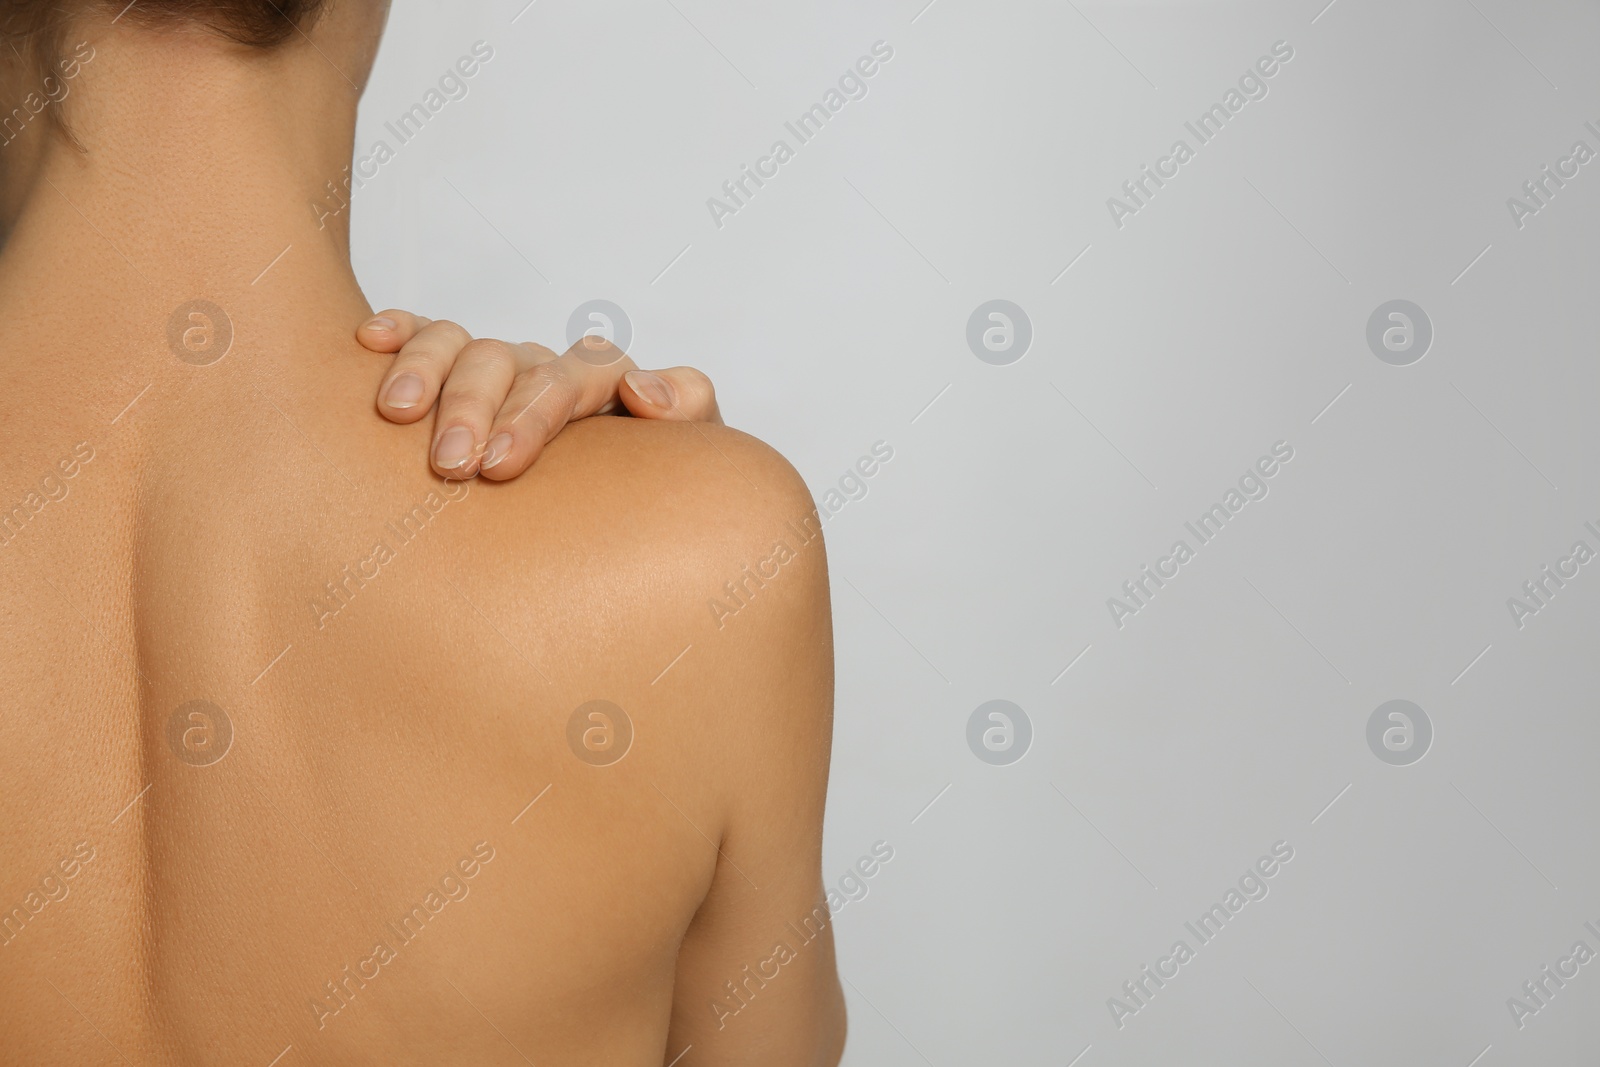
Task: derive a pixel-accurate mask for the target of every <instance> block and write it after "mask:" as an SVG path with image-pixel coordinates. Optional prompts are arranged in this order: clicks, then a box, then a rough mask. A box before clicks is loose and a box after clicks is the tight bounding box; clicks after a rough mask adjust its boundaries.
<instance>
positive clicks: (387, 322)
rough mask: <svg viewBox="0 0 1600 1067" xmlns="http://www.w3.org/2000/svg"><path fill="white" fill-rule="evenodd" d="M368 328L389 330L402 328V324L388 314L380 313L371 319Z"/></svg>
mask: <svg viewBox="0 0 1600 1067" xmlns="http://www.w3.org/2000/svg"><path fill="white" fill-rule="evenodd" d="M366 328H367V329H369V330H382V331H385V332H387V331H389V330H398V329H399V328H400V324H399V323H398V322H396V321H394V320H393V319H391V318H390V317H389V316H387V315H379V316H378V317H377V318H375V319H371V320H369V321H368V322H367V325H366Z"/></svg>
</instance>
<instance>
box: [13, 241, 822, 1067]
mask: <svg viewBox="0 0 1600 1067" xmlns="http://www.w3.org/2000/svg"><path fill="white" fill-rule="evenodd" d="M108 273H110V272H109V271H108ZM118 284H121V282H120V281H119V283H118ZM69 289H70V290H71V291H72V292H74V293H76V292H78V290H77V289H76V288H75V287H62V288H60V289H58V290H55V291H52V290H50V288H49V286H48V285H47V286H45V288H44V291H43V292H42V293H41V292H31V293H23V294H18V293H15V292H13V294H12V296H10V297H9V298H7V299H6V300H5V301H4V302H3V303H4V304H5V306H3V307H0V321H3V322H6V323H8V324H9V325H7V326H6V327H4V328H3V329H0V353H26V354H28V355H29V358H28V359H15V360H13V362H12V363H11V364H8V367H7V374H8V377H9V378H10V379H11V384H10V385H9V386H8V389H7V390H6V391H4V392H3V393H0V456H3V457H4V463H3V465H0V471H3V477H0V509H4V512H3V513H0V542H3V543H0V581H3V583H4V588H5V591H6V592H5V596H4V597H3V598H0V693H3V694H4V697H3V706H4V712H3V717H0V782H3V783H4V786H3V791H0V1003H3V1004H5V1005H6V1008H5V1011H4V1012H3V1013H0V1049H3V1050H4V1052H3V1053H0V1059H3V1060H4V1061H5V1062H7V1063H74V1064H91V1063H107V1064H110V1063H121V1062H134V1063H151V1064H180V1063H202V1062H204V1063H214V1062H223V1061H227V1062H237V1063H257V1064H261V1065H263V1067H265V1065H267V1064H281V1065H282V1067H291V1065H294V1064H301V1063H327V1064H348V1063H365V1062H373V1063H378V1062H382V1063H427V1064H452V1063H459V1064H500V1063H505V1064H512V1063H524V1062H532V1063H538V1064H540V1065H541V1067H542V1065H545V1064H560V1063H606V1064H660V1063H664V1062H669V1061H671V1060H672V1059H673V1058H674V1057H675V1056H678V1055H679V1054H680V1053H683V1051H684V1048H685V1046H689V1045H693V1046H695V1047H694V1048H693V1049H692V1050H690V1051H688V1052H687V1054H685V1055H684V1058H683V1059H682V1061H681V1063H682V1065H683V1067H693V1065H695V1064H697V1063H698V1064H708V1065H714V1064H721V1063H739V1062H758V1061H759V1062H763V1063H769V1064H782V1063H795V1064H800V1063H806V1064H809V1063H813V1062H817V1063H821V1062H827V1063H832V1062H834V1058H836V1057H837V1053H838V1048H837V1039H836V1038H833V1037H827V1038H824V1039H822V1041H821V1043H820V1044H819V1043H818V1038H817V1036H816V1035H817V1034H818V1033H819V1032H823V1031H825V1030H827V1029H828V1028H827V1027H826V1026H821V1025H820V1022H819V1021H829V1020H834V1019H836V1018H837V1016H838V1003H839V997H838V989H837V984H836V981H835V980H834V978H833V959H832V953H833V949H832V941H831V930H829V929H828V925H827V912H826V908H825V907H822V908H819V907H818V906H817V904H818V899H819V891H818V888H817V886H818V878H817V869H818V865H819V863H818V860H819V852H818V849H819V841H818V840H817V838H818V837H819V836H820V815H821V807H822V803H823V793H824V791H825V783H826V762H827V753H828V739H829V733H830V717H829V711H830V705H831V685H832V678H831V636H830V632H829V625H828V615H827V591H826V579H825V566H824V563H823V558H822V547H821V541H820V537H818V536H817V535H816V532H815V520H814V518H812V517H811V515H812V513H811V509H810V502H809V498H808V496H807V494H806V493H805V490H804V487H803V485H801V484H800V482H799V480H798V478H797V477H796V476H795V475H794V473H793V471H792V470H791V469H790V468H788V466H787V465H786V464H785V463H783V461H782V460H781V459H780V458H778V457H777V456H776V455H775V454H774V453H772V452H771V451H770V450H768V449H766V448H765V447H764V446H762V445H760V444H758V443H756V442H754V441H753V440H751V439H749V438H746V437H744V436H742V435H739V434H737V433H734V432H732V431H727V430H722V429H721V428H717V427H696V426H689V425H685V424H659V423H658V424H649V423H642V422H636V421H632V420H625V419H595V420H589V421H588V422H586V423H581V424H578V425H576V426H575V427H573V428H572V429H570V430H569V431H567V432H566V433H565V434H564V435H563V436H562V437H561V438H560V439H558V440H557V441H556V442H555V443H554V444H553V445H552V446H551V448H550V450H549V451H548V453H547V455H546V456H545V457H544V458H542V459H541V460H540V461H539V463H538V465H537V466H536V468H535V470H534V471H532V472H531V473H530V474H528V475H527V476H525V477H524V478H522V479H520V480H519V481H517V482H514V483H507V484H504V485H489V484H485V483H482V482H471V483H454V484H449V483H444V482H441V481H440V480H439V479H437V478H435V477H434V476H433V475H431V474H430V473H429V472H428V471H427V469H426V465H425V463H424V462H423V456H424V454H425V450H426V434H427V432H428V431H427V429H426V426H425V425H419V426H416V427H408V428H396V427H392V426H387V425H385V424H382V423H381V422H380V420H379V419H378V417H377V416H376V415H375V414H374V413H372V411H371V408H370V397H371V395H372V389H373V386H374V384H375V383H376V381H377V376H378V375H379V373H380V372H381V367H380V366H378V365H377V364H376V363H374V362H371V361H372V360H373V357H372V356H371V355H370V354H367V353H362V352H360V351H359V350H358V349H356V348H355V346H354V345H353V344H352V343H351V342H350V341H348V340H347V339H346V337H347V331H348V328H349V326H350V324H351V323H352V322H353V321H354V319H353V318H350V317H339V316H337V315H334V314H331V313H328V312H327V310H326V309H323V308H318V307H314V306H313V307H311V308H310V309H309V310H307V305H308V303H310V302H307V301H303V300H300V299H298V298H299V295H300V294H297V293H296V292H295V291H294V290H293V289H292V287H291V288H289V289H288V290H287V291H285V290H279V291H277V292H276V293H275V294H271V293H269V294H268V295H263V296H257V295H255V294H253V293H250V292H248V291H246V290H244V289H243V287H240V288H239V290H238V294H239V295H237V296H235V297H234V298H233V301H232V304H231V307H232V314H231V316H230V317H229V320H228V321H229V323H230V324H231V330H232V340H231V343H230V345H229V347H228V349H227V352H226V355H225V356H223V357H222V358H220V359H219V360H217V361H216V362H210V363H208V362H207V360H208V359H209V358H210V357H211V356H214V355H216V353H217V348H216V345H217V344H218V343H220V342H219V341H218V339H217V338H216V337H214V336H212V335H209V334H207V333H205V329H206V328H207V325H209V327H211V328H215V329H221V328H222V325H223V324H222V323H221V322H217V321H212V319H211V317H209V316H211V313H210V312H209V311H207V310H205V309H203V308H202V309H201V312H200V314H201V318H200V319H190V318H188V317H187V316H188V311H184V312H182V313H181V314H180V315H179V316H178V321H179V322H180V323H182V324H187V325H186V326H185V328H184V329H180V330H178V332H177V334H176V335H174V334H173V333H172V332H171V331H170V330H169V329H168V326H169V314H168V309H169V307H183V306H184V304H185V302H183V301H179V300H171V301H169V302H166V303H164V302H163V299H162V297H160V296H156V295H149V294H141V295H140V296H139V297H138V298H137V299H130V300H128V301H126V302H122V303H120V305H119V306H108V305H115V304H118V302H117V301H115V300H114V299H111V298H107V299H106V301H103V302H101V303H94V302H93V293H92V292H91V293H90V296H89V299H90V301H91V303H90V305H89V307H90V313H89V314H88V315H87V317H85V315H83V314H73V315H69V314H68V313H67V309H68V308H70V307H73V306H74V304H73V302H72V300H70V299H68V298H67V296H66V293H67V292H68V290H69ZM191 310H192V309H191ZM352 310H353V309H352ZM224 314H227V313H224ZM190 327H194V328H197V329H199V330H200V332H198V333H192V334H187V333H186V332H185V330H186V329H188V328H190ZM173 336H176V337H177V338H178V341H177V345H178V347H176V348H175V347H174V346H173V343H172V342H171V338H172V337H173ZM207 345H211V346H212V347H211V348H210V349H208V348H207V347H206V346H207ZM179 348H185V350H187V351H189V352H190V357H189V358H180V356H181V353H180V352H179ZM63 376H65V378H66V379H67V380H69V381H71V382H72V383H73V386H72V388H70V389H68V390H67V392H68V394H69V397H67V398H64V397H63V395H62V392H63V390H62V381H63ZM780 557H781V561H780ZM753 569H758V570H759V571H760V572H761V573H763V574H766V575H767V576H768V577H767V578H766V579H765V580H762V579H760V578H759V577H758V578H757V579H756V580H755V581H754V582H753V583H752V582H751V581H750V580H749V576H750V575H751V574H754V573H755V570H753ZM730 582H732V583H736V588H739V589H742V590H743V592H744V595H743V596H742V597H739V598H737V599H735V600H733V601H730V600H729V594H728V592H727V591H726V589H725V583H730ZM714 600H715V601H718V602H720V603H721V604H723V605H724V606H725V607H733V606H734V605H735V604H736V605H738V606H737V607H736V608H735V609H734V611H733V612H732V613H731V614H730V613H729V612H727V611H726V610H724V611H722V612H718V611H717V610H716V609H715V607H714V606H713V601H714ZM779 946H782V947H783V948H784V949H786V950H787V951H786V952H779V951H778V947H779ZM780 957H781V958H780ZM752 968H754V970H752ZM762 975H765V976H766V977H764V978H763V977H762ZM752 976H753V980H752ZM274 1057H281V1058H279V1059H274ZM786 1057H787V1058H786ZM830 1057H832V1058H830Z"/></svg>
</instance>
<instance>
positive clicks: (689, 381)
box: [617, 367, 722, 426]
mask: <svg viewBox="0 0 1600 1067" xmlns="http://www.w3.org/2000/svg"><path fill="white" fill-rule="evenodd" d="M617 393H618V395H619V396H621V397H622V402H623V404H624V405H626V406H627V408H628V411H629V412H630V413H631V414H633V415H634V416H636V417H637V418H641V419H662V420H666V421H668V422H714V423H716V424H718V425H719V426H720V425H722V412H721V411H719V410H718V408H717V390H716V388H715V387H714V386H713V385H712V384H711V379H710V378H707V377H706V376H705V375H704V374H702V373H700V372H699V371H697V370H695V369H694V368H693V367H669V368H668V369H666V370H657V371H649V370H631V371H629V372H628V373H626V374H624V375H623V376H622V382H621V383H620V385H619V386H618V389H617Z"/></svg>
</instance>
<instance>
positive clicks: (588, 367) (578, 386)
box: [482, 338, 634, 481]
mask: <svg viewBox="0 0 1600 1067" xmlns="http://www.w3.org/2000/svg"><path fill="white" fill-rule="evenodd" d="M601 346H604V347H601ZM633 369H634V363H633V360H631V359H629V358H628V357H627V355H626V354H625V353H624V352H623V351H622V350H621V349H620V348H617V347H616V346H614V345H611V344H610V342H598V344H597V341H596V339H595V338H584V339H583V340H580V341H579V342H578V343H577V344H575V345H573V346H572V348H570V349H568V350H567V352H566V354H565V355H563V356H562V357H561V358H560V359H557V360H554V361H552V362H548V363H541V364H539V365H538V366H535V367H533V368H532V369H531V370H528V371H526V372H524V373H522V374H519V375H517V380H516V382H515V383H514V384H513V385H512V387H511V394H510V395H509V396H507V397H506V402H505V405H504V406H503V407H501V409H500V413H499V414H498V415H497V416H496V417H495V420H494V428H493V430H491V431H490V435H489V441H488V445H487V451H486V453H485V455H484V459H483V470H482V473H483V476H484V477H485V478H490V479H494V480H496V481H503V480H505V479H507V478H515V477H516V476H517V475H519V474H521V473H522V472H523V471H525V470H527V469H528V466H529V465H530V464H531V463H533V461H534V460H536V459H538V458H539V453H540V452H542V451H544V446H545V445H546V444H548V443H549V442H550V439H551V438H553V437H555V435H556V434H558V433H560V432H561V431H562V429H564V428H565V427H566V425H567V423H569V422H572V421H573V420H575V419H583V418H587V417H589V416H590V415H599V414H603V413H605V412H606V411H608V410H610V409H612V408H614V407H615V406H616V402H617V383H618V381H619V379H620V378H621V376H622V375H623V374H625V373H627V372H628V371H630V370H633Z"/></svg>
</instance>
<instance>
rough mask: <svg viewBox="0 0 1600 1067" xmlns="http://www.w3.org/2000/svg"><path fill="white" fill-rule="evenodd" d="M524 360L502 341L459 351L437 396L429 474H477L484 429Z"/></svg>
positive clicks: (483, 342) (522, 353)
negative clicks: (437, 405)
mask: <svg viewBox="0 0 1600 1067" xmlns="http://www.w3.org/2000/svg"><path fill="white" fill-rule="evenodd" d="M525 358H527V353H526V351H524V350H520V349H519V346H517V345H512V344H507V343H506V342H504V341H494V340H488V339H483V340H477V341H472V342H469V343H468V344H467V346H466V347H465V348H463V349H461V353H460V355H458V356H457V357H456V362H455V366H454V367H453V368H452V369H451V371H450V377H449V378H448V379H446V380H445V383H444V391H443V392H442V393H440V395H439V418H438V421H437V422H436V423H435V429H434V437H433V469H434V470H436V471H438V472H439V473H440V474H443V475H445V476H447V477H451V478H466V477H470V476H471V475H473V474H476V473H477V471H478V465H479V462H480V461H481V460H482V459H483V457H484V449H485V446H486V442H487V441H488V440H489V426H490V424H491V423H492V422H493V421H494V417H495V414H496V413H497V412H498V411H499V410H500V408H501V405H502V404H503V403H504V402H505V400H506V397H507V394H509V393H510V392H511V389H512V383H513V382H514V381H515V380H516V377H517V372H518V370H520V369H522V368H521V367H519V363H520V362H521V361H522V360H523V359H525ZM552 365H553V364H548V363H546V364H543V366H552ZM529 369H530V370H531V369H532V366H531V364H530V365H529ZM496 458H498V457H496Z"/></svg>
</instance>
